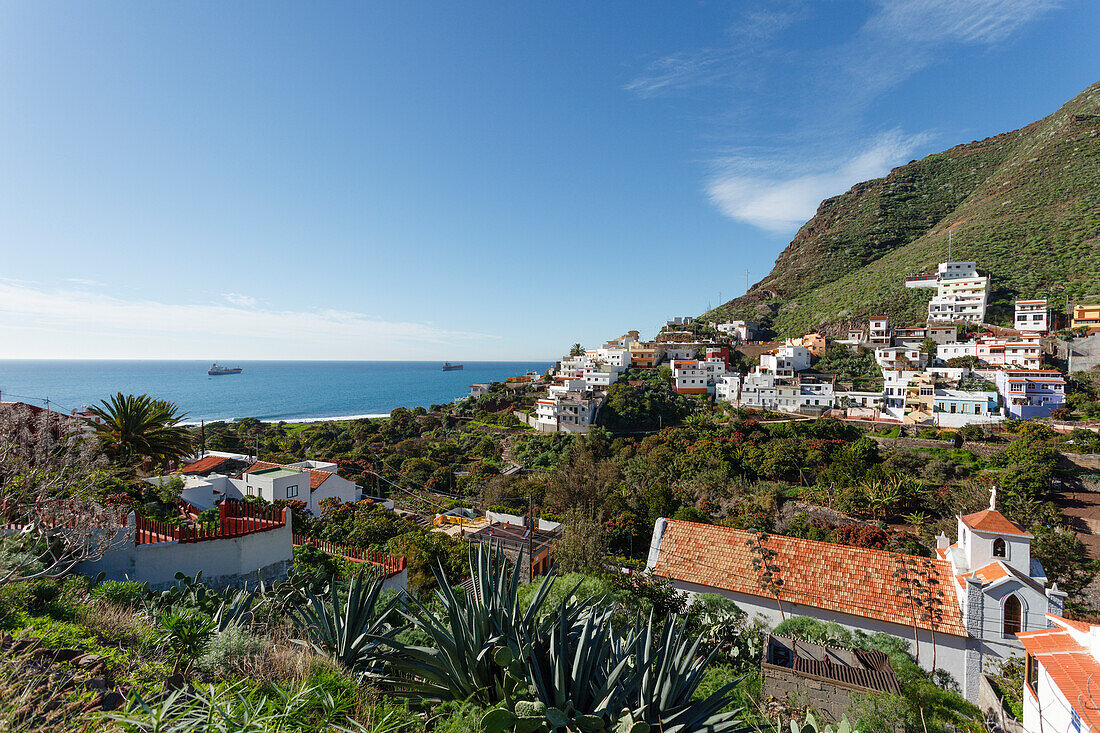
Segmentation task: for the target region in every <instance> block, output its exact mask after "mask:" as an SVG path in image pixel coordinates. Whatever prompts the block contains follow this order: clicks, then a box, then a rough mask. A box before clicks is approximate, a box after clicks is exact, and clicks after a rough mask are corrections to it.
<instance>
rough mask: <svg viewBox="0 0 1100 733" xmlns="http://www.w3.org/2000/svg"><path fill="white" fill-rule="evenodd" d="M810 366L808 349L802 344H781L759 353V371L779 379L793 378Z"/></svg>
mask: <svg viewBox="0 0 1100 733" xmlns="http://www.w3.org/2000/svg"><path fill="white" fill-rule="evenodd" d="M809 368H810V350H809V349H807V348H805V347H803V346H781V347H779V348H778V349H773V350H772V351H769V352H768V353H766V354H761V355H760V371H762V372H767V373H769V374H771V375H773V376H775V377H777V378H779V379H793V378H794V375H795V374H797V373H798V372H801V371H805V370H807V369H809Z"/></svg>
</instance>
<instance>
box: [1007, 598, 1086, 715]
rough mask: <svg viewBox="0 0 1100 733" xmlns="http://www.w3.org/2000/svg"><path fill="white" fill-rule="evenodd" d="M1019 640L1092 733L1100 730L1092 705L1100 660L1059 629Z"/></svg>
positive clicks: (1077, 627) (1059, 620) (1058, 621)
mask: <svg viewBox="0 0 1100 733" xmlns="http://www.w3.org/2000/svg"><path fill="white" fill-rule="evenodd" d="M1047 618H1049V619H1051V620H1052V621H1054V622H1055V624H1067V625H1069V626H1072V627H1073V628H1074V629H1075V630H1079V631H1080V630H1085V629H1088V628H1090V627H1089V626H1088V624H1084V625H1083V626H1084V627H1085V629H1081V626H1080V625H1078V624H1077V623H1074V622H1067V621H1066V619H1063V618H1059V617H1057V616H1051V615H1048V616H1047ZM1091 628H1096V627H1091ZM1086 633H1087V631H1086ZM1017 636H1018V637H1019V639H1020V641H1021V642H1022V643H1023V645H1024V649H1026V650H1027V653H1028V654H1030V655H1031V656H1033V657H1035V658H1036V659H1037V660H1038V661H1039V664H1041V665H1042V666H1043V669H1044V670H1046V673H1047V675H1048V676H1049V677H1050V681H1051V683H1053V684H1054V686H1055V687H1057V688H1058V690H1059V691H1060V692H1061V693H1062V696H1063V697H1065V699H1066V702H1068V703H1069V704H1070V705H1071V706H1072V707H1073V709H1074V710H1075V711H1077V715H1078V716H1080V718H1081V720H1082V722H1084V723H1087V724H1088V726H1089V730H1098V729H1100V710H1097V709H1096V705H1095V703H1094V702H1092V700H1093V696H1094V694H1095V692H1094V691H1095V685H1096V680H1097V679H1100V660H1097V659H1096V658H1095V657H1093V656H1092V655H1091V654H1089V651H1088V649H1086V648H1085V647H1083V646H1081V644H1080V643H1078V641H1077V640H1076V639H1074V638H1073V636H1072V635H1071V634H1070V632H1069V631H1067V630H1066V629H1064V628H1059V627H1058V626H1056V627H1055V628H1053V629H1043V630H1042V631H1026V632H1024V633H1022V634H1017ZM1090 687H1091V688H1092V689H1090ZM1084 701H1088V702H1087V703H1086V702H1084Z"/></svg>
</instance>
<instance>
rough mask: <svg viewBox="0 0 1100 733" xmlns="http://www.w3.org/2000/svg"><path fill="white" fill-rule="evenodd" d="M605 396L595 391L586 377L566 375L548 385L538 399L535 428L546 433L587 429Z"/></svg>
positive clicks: (579, 431)
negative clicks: (557, 381)
mask: <svg viewBox="0 0 1100 733" xmlns="http://www.w3.org/2000/svg"><path fill="white" fill-rule="evenodd" d="M601 402H602V399H601V398H600V397H597V396H596V395H594V394H593V392H592V390H590V389H589V388H588V382H587V380H585V379H567V380H565V382H563V383H561V384H555V385H552V386H550V387H549V388H548V389H547V396H546V397H542V398H540V399H539V400H538V401H537V402H536V403H535V426H534V427H535V429H536V430H538V431H540V432H544V433H555V432H559V431H562V432H571V433H583V432H587V431H588V428H589V426H591V425H592V423H593V421H594V420H595V419H596V412H597V410H598V409H599V406H600V403H601Z"/></svg>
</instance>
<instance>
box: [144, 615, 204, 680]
mask: <svg viewBox="0 0 1100 733" xmlns="http://www.w3.org/2000/svg"><path fill="white" fill-rule="evenodd" d="M157 627H158V629H157V643H158V644H160V645H161V646H163V647H165V648H166V649H167V650H168V651H169V652H170V653H171V654H172V657H173V658H174V659H175V661H174V663H173V665H172V671H173V672H177V671H179V670H181V669H187V668H188V667H189V666H190V664H191V662H193V661H194V660H195V659H196V658H197V657H199V656H200V655H201V654H202V653H203V651H204V650H205V649H206V644H207V643H208V642H209V641H210V638H211V637H212V636H213V635H214V629H215V627H216V625H215V623H214V620H213V619H211V618H210V617H209V616H207V615H206V614H205V613H203V612H201V611H196V610H194V609H184V608H177V609H175V610H174V611H173V612H172V613H170V614H166V615H162V616H161V617H160V618H159V619H157Z"/></svg>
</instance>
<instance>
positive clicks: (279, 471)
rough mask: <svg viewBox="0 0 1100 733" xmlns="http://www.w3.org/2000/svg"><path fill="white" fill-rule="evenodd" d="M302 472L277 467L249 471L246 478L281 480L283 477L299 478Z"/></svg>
mask: <svg viewBox="0 0 1100 733" xmlns="http://www.w3.org/2000/svg"><path fill="white" fill-rule="evenodd" d="M302 473H303V471H295V470H294V469H293V468H284V467H283V466H277V467H275V468H261V469H260V470H259V471H250V472H249V473H248V474H246V475H248V476H263V477H264V478H283V477H284V476H300V475H301V474H302Z"/></svg>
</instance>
